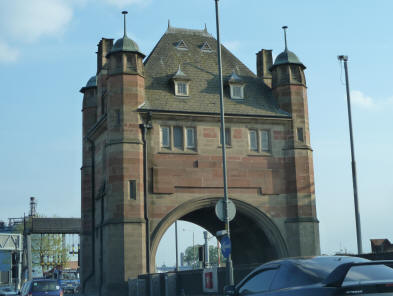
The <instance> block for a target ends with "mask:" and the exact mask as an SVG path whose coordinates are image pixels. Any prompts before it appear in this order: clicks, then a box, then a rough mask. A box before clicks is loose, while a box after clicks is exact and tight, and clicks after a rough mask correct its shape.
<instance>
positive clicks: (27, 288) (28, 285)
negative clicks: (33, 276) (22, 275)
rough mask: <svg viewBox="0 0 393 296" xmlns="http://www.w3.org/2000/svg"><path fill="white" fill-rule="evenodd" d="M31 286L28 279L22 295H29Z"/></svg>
mask: <svg viewBox="0 0 393 296" xmlns="http://www.w3.org/2000/svg"><path fill="white" fill-rule="evenodd" d="M29 287H30V281H27V282H25V283H24V284H23V287H22V292H21V293H22V295H27V293H28V292H29Z"/></svg>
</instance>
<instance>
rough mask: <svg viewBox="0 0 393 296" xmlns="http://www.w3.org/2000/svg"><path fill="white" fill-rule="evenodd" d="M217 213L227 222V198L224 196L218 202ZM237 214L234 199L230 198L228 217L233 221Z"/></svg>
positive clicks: (219, 217)
mask: <svg viewBox="0 0 393 296" xmlns="http://www.w3.org/2000/svg"><path fill="white" fill-rule="evenodd" d="M216 215H217V217H218V219H220V220H221V221H222V222H225V200H224V199H223V198H222V199H220V200H219V201H218V202H217V203H216ZM235 215H236V207H235V204H234V203H233V201H231V200H230V199H228V218H229V221H232V220H233V218H235Z"/></svg>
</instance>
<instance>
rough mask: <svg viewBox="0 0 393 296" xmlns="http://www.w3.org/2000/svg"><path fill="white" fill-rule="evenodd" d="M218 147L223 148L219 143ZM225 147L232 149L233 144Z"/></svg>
mask: <svg viewBox="0 0 393 296" xmlns="http://www.w3.org/2000/svg"><path fill="white" fill-rule="evenodd" d="M217 148H222V145H218V146H217ZM225 148H229V149H231V148H232V145H225Z"/></svg>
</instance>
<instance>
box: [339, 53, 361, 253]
mask: <svg viewBox="0 0 393 296" xmlns="http://www.w3.org/2000/svg"><path fill="white" fill-rule="evenodd" d="M337 58H338V60H339V61H344V69H345V85H346V89H347V106H348V121H349V136H350V140H351V157H352V183H353V198H354V202H355V220H356V239H357V245H358V254H361V253H363V248H362V230H361V225H360V214H359V202H358V186H357V179H356V162H355V149H354V147H353V133H352V116H351V97H350V92H349V80H348V65H347V62H348V56H346V55H340V56H338V57H337Z"/></svg>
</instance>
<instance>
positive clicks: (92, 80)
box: [85, 76, 97, 88]
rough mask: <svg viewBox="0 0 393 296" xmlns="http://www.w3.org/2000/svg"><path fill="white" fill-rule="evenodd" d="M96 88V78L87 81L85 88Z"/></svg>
mask: <svg viewBox="0 0 393 296" xmlns="http://www.w3.org/2000/svg"><path fill="white" fill-rule="evenodd" d="M96 86H97V76H92V77H91V78H90V79H89V81H87V83H86V86H85V88H88V87H96Z"/></svg>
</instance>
